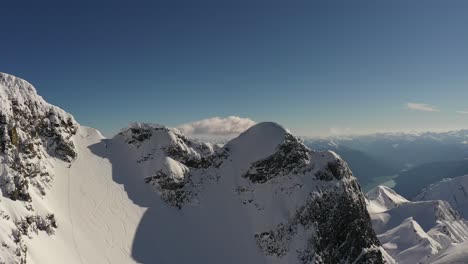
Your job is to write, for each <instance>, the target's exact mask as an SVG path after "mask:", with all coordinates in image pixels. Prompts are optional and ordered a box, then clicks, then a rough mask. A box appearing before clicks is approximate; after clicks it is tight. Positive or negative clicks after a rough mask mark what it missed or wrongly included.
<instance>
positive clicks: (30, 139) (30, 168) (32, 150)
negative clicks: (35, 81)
mask: <svg viewBox="0 0 468 264" xmlns="http://www.w3.org/2000/svg"><path fill="white" fill-rule="evenodd" d="M0 100H1V105H0V150H1V152H0V156H1V159H2V161H3V162H2V163H3V164H5V171H6V173H4V174H3V175H1V177H0V188H1V190H2V193H3V195H4V196H6V197H8V198H10V199H12V200H22V201H29V200H31V195H30V186H33V187H35V188H36V189H37V190H38V191H39V192H40V193H41V194H42V195H44V194H45V192H46V187H47V185H48V184H49V183H50V181H51V180H52V178H53V175H52V172H51V170H50V169H48V165H47V164H46V163H45V161H44V160H45V159H46V158H47V157H55V158H58V159H61V160H64V161H67V162H70V161H71V160H72V159H73V158H75V157H76V151H75V147H74V145H73V142H72V140H71V137H72V136H73V135H74V134H75V133H76V131H77V128H78V125H77V124H76V122H75V121H74V119H73V117H72V116H71V115H70V114H67V113H65V112H64V111H63V110H61V109H60V108H58V107H55V106H52V105H50V104H48V103H46V102H45V101H44V100H43V99H42V97H40V96H38V95H37V93H36V90H35V89H34V87H32V86H31V85H30V84H29V83H27V82H26V81H24V80H21V79H19V78H16V77H13V76H11V75H7V74H0Z"/></svg>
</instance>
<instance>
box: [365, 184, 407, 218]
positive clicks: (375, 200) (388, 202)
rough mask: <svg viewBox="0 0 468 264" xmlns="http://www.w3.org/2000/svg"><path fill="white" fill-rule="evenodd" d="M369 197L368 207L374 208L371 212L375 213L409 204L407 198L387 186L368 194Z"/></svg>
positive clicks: (379, 187)
mask: <svg viewBox="0 0 468 264" xmlns="http://www.w3.org/2000/svg"><path fill="white" fill-rule="evenodd" d="M367 197H368V204H367V206H368V207H372V208H371V209H370V210H372V211H373V212H383V211H386V210H389V209H392V208H395V207H397V206H399V205H401V204H404V203H407V202H409V201H408V200H407V199H406V198H404V197H403V196H401V195H399V194H397V193H396V192H395V191H394V190H392V189H391V188H388V187H386V186H377V187H376V188H375V189H374V190H372V191H371V192H369V193H367Z"/></svg>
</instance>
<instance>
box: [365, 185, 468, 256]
mask: <svg viewBox="0 0 468 264" xmlns="http://www.w3.org/2000/svg"><path fill="white" fill-rule="evenodd" d="M367 204H368V207H367V208H368V211H369V214H370V216H371V219H372V224H373V227H374V230H375V231H376V232H377V234H378V239H379V241H380V242H381V243H382V246H383V248H384V249H385V251H386V252H387V253H389V254H390V255H391V256H392V257H393V258H394V259H395V260H396V261H397V262H398V263H401V264H405V263H408V264H410V263H432V262H433V261H435V259H438V258H439V256H441V255H443V254H445V252H447V250H450V248H452V247H453V246H454V245H455V244H457V245H458V244H459V245H462V244H464V243H465V242H466V241H468V226H467V225H466V223H465V220H464V219H463V218H462V217H461V216H460V215H459V213H458V212H456V211H455V210H453V209H452V207H451V206H450V204H449V203H448V202H446V201H442V200H425V201H416V202H411V201H408V200H406V199H405V198H403V197H402V196H400V195H398V194H397V193H395V192H394V191H393V190H391V189H389V188H388V187H384V186H379V187H378V188H377V189H376V190H375V191H373V192H371V193H369V194H368V200H367ZM446 263H452V262H446ZM453 263H456V262H453Z"/></svg>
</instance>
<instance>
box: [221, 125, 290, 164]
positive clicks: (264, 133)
mask: <svg viewBox="0 0 468 264" xmlns="http://www.w3.org/2000/svg"><path fill="white" fill-rule="evenodd" d="M287 134H289V131H288V130H286V129H285V128H284V127H282V126H281V125H279V124H277V123H274V122H263V123H258V124H256V125H254V126H252V127H250V128H249V129H247V130H246V131H245V132H243V133H242V134H240V135H239V136H238V137H237V138H234V139H233V140H231V141H229V142H228V143H227V145H226V146H227V147H228V148H229V149H230V150H232V151H233V152H237V153H239V155H238V157H242V158H243V159H244V160H245V161H246V163H247V164H250V163H252V162H253V161H258V160H260V159H263V158H266V157H267V156H269V155H271V154H273V153H274V152H275V151H276V149H277V147H278V146H279V145H280V144H282V143H283V142H284V141H285V136H286V135H287ZM251 150H255V151H254V152H252V151H251Z"/></svg>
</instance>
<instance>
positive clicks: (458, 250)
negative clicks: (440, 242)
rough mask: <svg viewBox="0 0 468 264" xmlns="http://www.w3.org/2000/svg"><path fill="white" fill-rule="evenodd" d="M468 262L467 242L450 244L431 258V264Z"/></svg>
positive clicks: (460, 263) (461, 263) (462, 263)
mask: <svg viewBox="0 0 468 264" xmlns="http://www.w3.org/2000/svg"><path fill="white" fill-rule="evenodd" d="M467 260H468V242H463V243H460V244H452V245H450V246H449V247H448V248H447V250H445V251H443V252H441V253H440V254H438V255H436V256H434V257H432V258H431V262H430V263H431V264H464V263H466V262H467Z"/></svg>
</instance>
